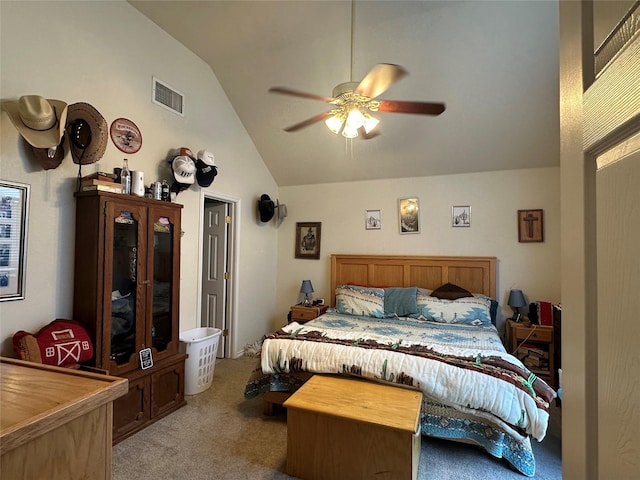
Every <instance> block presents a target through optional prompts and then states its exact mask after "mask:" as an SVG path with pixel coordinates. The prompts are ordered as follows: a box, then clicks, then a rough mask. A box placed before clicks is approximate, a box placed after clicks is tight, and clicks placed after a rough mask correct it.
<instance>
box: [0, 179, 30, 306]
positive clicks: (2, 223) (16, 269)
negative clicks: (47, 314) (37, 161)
mask: <svg viewBox="0 0 640 480" xmlns="http://www.w3.org/2000/svg"><path fill="white" fill-rule="evenodd" d="M30 190H31V186H30V185H24V184H22V183H15V182H7V181H5V180H0V302H4V301H7V300H24V298H25V285H26V282H25V274H26V261H27V231H28V229H29V194H30Z"/></svg>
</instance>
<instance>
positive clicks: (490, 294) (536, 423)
mask: <svg viewBox="0 0 640 480" xmlns="http://www.w3.org/2000/svg"><path fill="white" fill-rule="evenodd" d="M331 292H332V293H331V295H332V296H331V305H332V306H333V307H332V308H330V309H329V310H328V311H327V312H326V313H325V314H323V315H321V316H319V317H318V318H316V319H314V320H311V321H309V322H307V323H305V324H298V323H296V322H293V323H291V324H289V325H286V326H285V327H283V328H281V329H279V330H278V331H276V332H274V333H272V334H271V335H269V336H267V337H266V338H265V339H264V341H263V343H262V348H261V352H260V367H259V368H257V369H256V371H255V372H254V374H253V375H252V377H251V378H250V379H249V382H248V383H247V386H246V388H245V397H246V398H253V397H255V396H257V395H260V394H265V393H266V395H267V396H268V395H274V392H275V394H276V395H282V396H286V395H289V394H291V393H292V392H294V391H295V390H296V389H297V388H299V387H300V386H301V385H302V384H303V383H304V382H305V381H306V380H308V378H310V376H312V375H313V374H336V375H350V376H357V377H362V378H367V379H370V380H376V381H379V382H383V383H389V384H394V385H398V386H400V387H404V388H414V389H419V390H421V391H422V392H423V396H424V400H423V405H422V412H421V420H420V423H421V431H422V434H423V435H429V436H433V437H438V438H444V439H449V440H455V441H461V442H467V443H474V444H477V445H480V446H481V447H483V448H484V449H485V450H486V451H487V452H488V453H490V454H491V455H493V456H495V457H498V458H504V459H505V460H506V461H507V462H509V463H510V464H511V465H512V466H513V467H514V468H515V469H517V470H518V471H519V472H521V473H522V474H524V475H527V476H533V475H534V474H535V458H534V455H533V450H532V448H531V440H532V439H533V440H534V441H535V440H537V441H541V440H542V439H543V438H544V436H545V434H546V429H547V424H548V419H549V415H548V408H549V406H550V404H551V402H552V400H553V399H554V398H555V392H554V391H553V389H551V388H550V387H549V386H548V385H547V384H546V383H545V382H544V381H543V380H541V379H539V378H537V377H535V375H533V374H531V372H529V371H528V370H527V369H526V368H525V366H524V365H523V364H522V363H521V362H520V360H518V359H517V358H516V357H514V356H512V355H510V354H508V353H507V352H506V350H505V348H504V347H503V345H502V342H501V340H500V337H499V335H498V331H497V330H496V328H495V319H496V313H497V309H498V303H497V301H496V300H495V298H496V258H495V257H427V256H392V255H373V256H371V255H332V256H331ZM271 398H273V397H271Z"/></svg>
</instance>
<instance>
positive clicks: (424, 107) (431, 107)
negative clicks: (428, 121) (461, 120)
mask: <svg viewBox="0 0 640 480" xmlns="http://www.w3.org/2000/svg"><path fill="white" fill-rule="evenodd" d="M444 110H445V106H444V103H429V102H404V101H401V100H380V107H379V108H378V111H379V112H392V113H415V114H418V115H440V114H441V113H442V112H444Z"/></svg>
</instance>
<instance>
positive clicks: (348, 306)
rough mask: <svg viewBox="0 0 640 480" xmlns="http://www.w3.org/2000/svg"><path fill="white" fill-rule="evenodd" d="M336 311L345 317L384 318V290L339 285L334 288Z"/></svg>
mask: <svg viewBox="0 0 640 480" xmlns="http://www.w3.org/2000/svg"><path fill="white" fill-rule="evenodd" d="M336 310H337V311H338V313H343V314H346V315H362V316H365V317H375V318H384V290H383V289H382V288H370V287H360V286H357V285H340V286H338V287H336Z"/></svg>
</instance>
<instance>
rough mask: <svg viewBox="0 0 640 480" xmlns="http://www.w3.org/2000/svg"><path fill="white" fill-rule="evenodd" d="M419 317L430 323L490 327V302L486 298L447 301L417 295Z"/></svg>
mask: <svg viewBox="0 0 640 480" xmlns="http://www.w3.org/2000/svg"><path fill="white" fill-rule="evenodd" d="M417 305H418V313H419V315H420V316H421V317H422V318H424V319H426V320H430V321H432V322H440V323H458V324H464V325H491V324H492V322H491V302H490V300H489V299H486V298H477V297H465V298H459V299H456V300H447V299H442V298H436V297H428V296H424V295H418V298H417Z"/></svg>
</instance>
